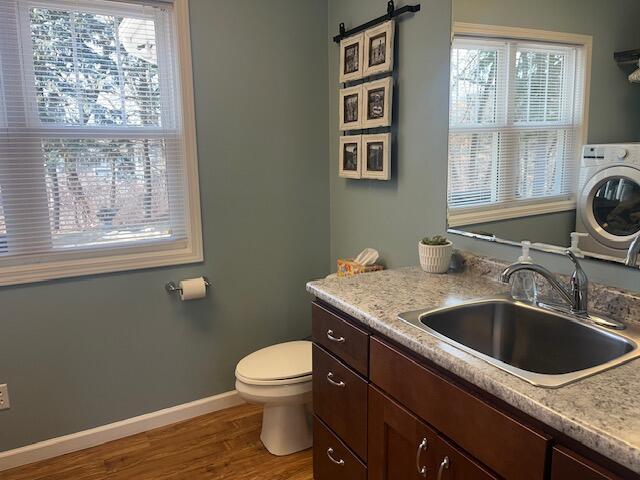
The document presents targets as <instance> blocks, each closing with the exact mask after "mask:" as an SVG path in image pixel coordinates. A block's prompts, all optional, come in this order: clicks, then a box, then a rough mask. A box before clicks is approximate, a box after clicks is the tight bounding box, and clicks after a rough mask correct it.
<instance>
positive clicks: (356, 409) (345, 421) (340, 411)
mask: <svg viewBox="0 0 640 480" xmlns="http://www.w3.org/2000/svg"><path fill="white" fill-rule="evenodd" d="M313 408H314V412H315V413H316V415H317V416H318V417H320V419H322V421H323V422H324V423H326V424H327V425H328V426H329V427H330V428H331V429H332V430H333V431H334V432H335V433H336V434H337V435H338V436H339V437H340V439H342V441H344V443H346V445H347V446H348V447H349V448H350V449H351V450H353V451H354V452H355V453H356V455H358V457H360V458H361V459H362V460H364V461H366V458H367V381H366V380H364V379H363V378H362V377H360V376H359V375H358V374H357V373H355V372H353V371H352V370H350V369H349V368H347V367H346V366H345V365H343V364H342V363H341V362H340V361H339V360H338V359H336V358H335V357H333V356H332V355H330V354H329V353H327V352H326V351H324V350H323V349H322V348H320V347H319V346H318V345H314V346H313Z"/></svg>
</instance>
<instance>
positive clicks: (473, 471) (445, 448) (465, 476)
mask: <svg viewBox="0 0 640 480" xmlns="http://www.w3.org/2000/svg"><path fill="white" fill-rule="evenodd" d="M436 457H437V462H436V465H435V467H434V472H438V474H439V477H438V478H440V479H442V480H498V477H496V476H495V475H494V474H493V473H491V472H490V471H489V470H487V469H486V468H485V467H483V466H482V465H480V464H479V463H477V462H476V461H475V460H474V459H472V458H471V457H469V456H468V455H467V454H465V453H464V452H463V451H461V450H459V449H457V448H456V447H454V446H453V445H451V444H450V443H449V442H447V441H446V440H445V439H443V438H442V437H438V445H437V447H436ZM440 472H442V473H440ZM515 478H522V477H520V476H518V477H515Z"/></svg>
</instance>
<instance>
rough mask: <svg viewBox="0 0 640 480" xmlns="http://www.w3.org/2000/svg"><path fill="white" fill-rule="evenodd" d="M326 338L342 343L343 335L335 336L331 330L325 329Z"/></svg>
mask: <svg viewBox="0 0 640 480" xmlns="http://www.w3.org/2000/svg"><path fill="white" fill-rule="evenodd" d="M327 338H328V339H329V340H331V341H332V342H336V343H344V337H336V336H335V335H334V333H333V330H327Z"/></svg>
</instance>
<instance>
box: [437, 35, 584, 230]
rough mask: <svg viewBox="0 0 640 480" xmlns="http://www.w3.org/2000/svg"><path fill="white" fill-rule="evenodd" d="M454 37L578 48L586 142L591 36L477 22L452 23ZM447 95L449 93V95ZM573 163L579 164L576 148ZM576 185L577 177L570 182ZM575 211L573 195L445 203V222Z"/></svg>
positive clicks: (581, 140) (454, 223) (580, 141)
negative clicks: (497, 202) (469, 204)
mask: <svg viewBox="0 0 640 480" xmlns="http://www.w3.org/2000/svg"><path fill="white" fill-rule="evenodd" d="M456 36H468V37H475V38H478V37H485V38H487V39H492V40H497V39H504V40H519V41H523V42H526V41H531V42H547V43H551V44H565V45H573V46H576V47H580V48H581V49H582V52H583V61H584V101H583V105H582V112H581V117H582V123H581V128H580V130H579V134H578V138H577V140H576V143H577V145H582V144H584V143H586V140H587V135H588V132H589V99H590V84H591V61H592V60H591V57H592V50H593V37H591V36H589V35H580V34H574V33H565V32H552V31H547V30H536V29H530V28H519V27H502V26H494V25H483V24H477V23H466V22H454V23H453V29H452V34H451V45H452V46H453V40H454V38H455V37H456ZM449 93H451V92H449ZM576 150H577V152H576V159H575V161H576V162H579V150H580V149H579V148H578V149H576ZM573 181H574V182H576V184H577V178H575V179H573ZM575 208H576V198H575V194H574V195H573V196H572V198H558V197H554V198H549V201H544V200H543V201H541V200H532V201H531V202H530V203H526V202H522V203H521V204H520V205H516V206H511V207H506V208H505V207H504V206H500V205H491V204H488V205H483V206H478V207H469V208H457V209H451V208H449V206H448V204H447V222H448V225H449V227H460V226H465V225H473V224H477V223H485V222H493V221H498V220H507V219H511V218H522V217H527V216H533V215H541V214H546V213H556V212H563V211H568V210H573V209H575Z"/></svg>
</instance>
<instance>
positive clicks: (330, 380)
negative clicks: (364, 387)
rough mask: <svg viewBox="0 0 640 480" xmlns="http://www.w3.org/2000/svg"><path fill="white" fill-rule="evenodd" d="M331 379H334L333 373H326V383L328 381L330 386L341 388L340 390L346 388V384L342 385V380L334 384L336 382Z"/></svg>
mask: <svg viewBox="0 0 640 480" xmlns="http://www.w3.org/2000/svg"><path fill="white" fill-rule="evenodd" d="M333 377H334V375H333V372H329V373H327V381H328V382H329V383H330V384H331V385H333V386H334V387H341V388H342V387H346V386H347V384H346V383H344V382H343V381H342V380H340V381H338V382H336V381H335V380H334V379H333Z"/></svg>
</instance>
